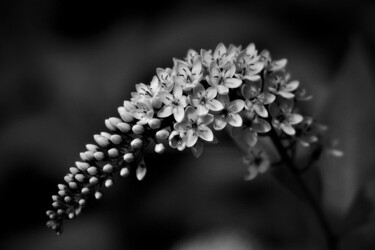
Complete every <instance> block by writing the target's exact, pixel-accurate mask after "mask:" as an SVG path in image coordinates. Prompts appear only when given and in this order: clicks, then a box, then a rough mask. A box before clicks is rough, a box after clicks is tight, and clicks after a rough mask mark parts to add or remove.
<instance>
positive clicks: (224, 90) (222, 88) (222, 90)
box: [216, 85, 229, 95]
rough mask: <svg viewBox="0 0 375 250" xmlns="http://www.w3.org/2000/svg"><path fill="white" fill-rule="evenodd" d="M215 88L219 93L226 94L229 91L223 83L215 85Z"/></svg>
mask: <svg viewBox="0 0 375 250" xmlns="http://www.w3.org/2000/svg"><path fill="white" fill-rule="evenodd" d="M216 89H217V92H218V93H219V94H220V95H227V94H228V93H229V89H228V87H227V86H224V85H216Z"/></svg>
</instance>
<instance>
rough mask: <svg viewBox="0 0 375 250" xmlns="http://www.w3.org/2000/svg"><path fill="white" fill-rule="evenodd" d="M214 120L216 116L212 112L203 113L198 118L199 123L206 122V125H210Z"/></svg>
mask: <svg viewBox="0 0 375 250" xmlns="http://www.w3.org/2000/svg"><path fill="white" fill-rule="evenodd" d="M213 120H214V116H213V115H211V114H206V115H202V116H200V117H199V118H198V121H197V124H198V125H199V124H204V125H208V124H210V123H211V122H213Z"/></svg>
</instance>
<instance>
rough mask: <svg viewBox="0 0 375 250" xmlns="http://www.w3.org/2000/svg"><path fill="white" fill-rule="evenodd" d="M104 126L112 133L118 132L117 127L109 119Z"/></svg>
mask: <svg viewBox="0 0 375 250" xmlns="http://www.w3.org/2000/svg"><path fill="white" fill-rule="evenodd" d="M104 124H105V126H106V127H107V128H108V129H109V130H111V131H116V127H114V126H113V125H112V123H111V122H110V121H109V119H105V121H104Z"/></svg>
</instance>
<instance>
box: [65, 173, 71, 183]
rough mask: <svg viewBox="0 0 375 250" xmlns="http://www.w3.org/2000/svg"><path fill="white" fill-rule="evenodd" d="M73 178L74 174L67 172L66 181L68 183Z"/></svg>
mask: <svg viewBox="0 0 375 250" xmlns="http://www.w3.org/2000/svg"><path fill="white" fill-rule="evenodd" d="M72 180H73V175H72V174H67V175H65V176H64V181H65V182H66V183H69V182H71V181H72Z"/></svg>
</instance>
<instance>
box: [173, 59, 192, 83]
mask: <svg viewBox="0 0 375 250" xmlns="http://www.w3.org/2000/svg"><path fill="white" fill-rule="evenodd" d="M176 72H177V76H182V77H183V78H184V79H185V80H186V79H187V77H188V76H190V75H191V72H190V69H189V67H188V65H186V64H185V63H182V62H177V66H176Z"/></svg>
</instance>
